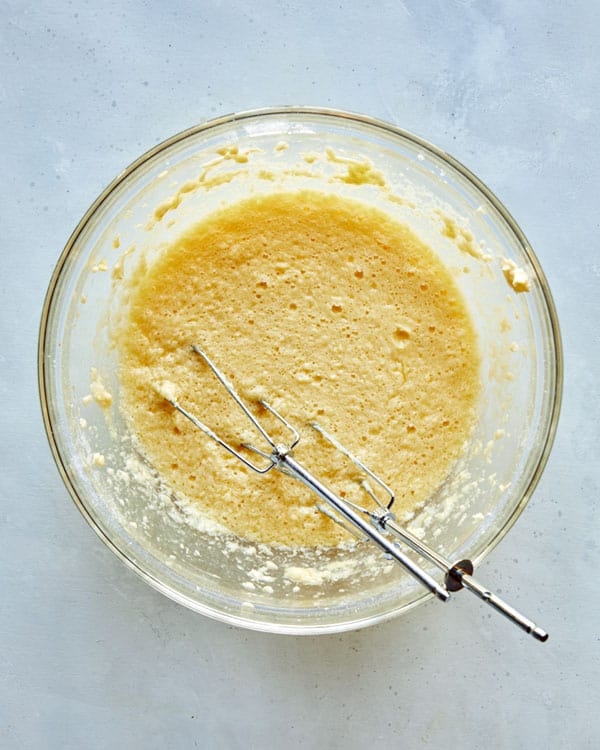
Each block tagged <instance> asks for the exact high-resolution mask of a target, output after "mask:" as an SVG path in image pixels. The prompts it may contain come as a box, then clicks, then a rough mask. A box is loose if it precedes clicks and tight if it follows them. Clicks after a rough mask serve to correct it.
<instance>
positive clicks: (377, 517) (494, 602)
mask: <svg viewBox="0 0 600 750" xmlns="http://www.w3.org/2000/svg"><path fill="white" fill-rule="evenodd" d="M192 349H193V351H194V352H195V353H196V354H198V355H199V356H200V357H201V358H202V359H203V360H204V362H205V363H206V364H207V365H208V366H209V368H210V369H211V370H212V372H213V374H214V375H215V377H216V378H217V379H218V380H219V382H220V383H221V384H222V385H223V387H224V388H225V389H226V391H227V392H228V393H229V395H230V396H231V398H232V399H233V400H234V401H235V402H236V404H237V405H238V406H239V407H240V408H241V409H242V411H243V412H244V414H245V415H246V416H247V418H248V419H249V420H250V422H251V423H252V425H253V426H254V427H255V429H256V430H257V432H258V433H259V434H260V435H261V437H262V438H263V439H264V440H265V442H266V443H267V445H268V446H269V449H270V450H269V451H265V450H261V449H260V448H257V447H256V446H254V445H251V444H244V445H243V447H244V448H246V449H247V450H249V451H251V452H253V453H255V454H257V455H259V456H261V457H262V458H264V459H265V460H266V462H267V463H266V464H265V465H263V466H259V465H258V464H255V463H254V462H252V461H250V460H249V459H248V458H246V457H245V456H244V455H242V454H241V453H240V452H239V451H238V450H237V449H236V448H235V447H234V446H233V445H231V444H229V443H227V442H226V441H225V440H223V439H222V438H220V437H219V436H218V435H217V434H216V433H215V432H214V431H213V430H212V429H211V428H210V427H208V425H206V424H204V423H203V422H201V421H200V420H199V419H197V417H195V416H194V415H193V414H191V413H190V412H189V411H187V409H185V408H184V407H182V406H181V404H180V403H179V401H178V400H177V399H176V398H170V397H169V395H168V394H165V393H162V394H161V395H162V396H163V398H165V399H166V400H167V401H168V402H169V403H171V405H172V406H173V407H174V408H175V409H177V411H179V412H180V413H181V414H182V415H183V416H184V417H186V418H187V419H189V420H190V422H192V424H194V425H195V426H196V427H197V428H198V429H200V430H201V431H202V432H203V433H204V434H205V435H207V436H208V437H209V438H211V439H212V440H214V441H215V442H216V443H217V444H218V445H220V446H221V447H223V448H224V449H225V450H227V451H228V452H229V453H231V454H232V455H234V456H235V457H236V458H238V459H239V460H240V461H241V462H242V463H243V464H244V465H245V466H247V467H248V468H250V469H252V470H253V471H255V472H257V473H259V474H265V473H266V472H268V471H270V470H271V469H277V470H278V471H280V472H282V473H284V474H286V475H288V476H291V477H293V478H295V479H297V480H299V481H300V482H302V483H303V484H304V485H305V486H306V487H308V488H309V489H310V490H312V491H313V492H314V493H316V494H317V495H318V496H319V497H320V498H321V500H324V501H325V503H326V505H325V506H323V505H318V506H317V507H318V508H319V510H321V511H322V512H324V513H326V515H328V516H329V517H330V518H332V519H333V520H334V521H336V522H337V523H339V524H340V525H341V526H342V527H343V528H345V529H346V530H349V531H351V532H353V533H355V534H357V536H359V538H361V537H362V538H365V537H366V538H368V539H369V540H370V541H372V542H374V543H375V544H377V545H378V546H379V547H380V548H381V549H382V550H383V552H384V553H385V554H386V555H387V556H388V557H390V558H392V559H394V560H395V561H396V562H398V563H399V564H400V565H402V566H403V567H404V568H405V569H406V570H407V571H408V572H409V573H411V574H412V575H413V576H414V577H415V578H416V579H417V580H418V581H420V582H421V583H422V584H423V585H424V586H425V587H426V588H427V589H429V591H431V592H432V593H434V594H435V595H436V596H437V597H438V598H439V599H441V600H442V601H447V600H448V599H449V598H450V591H458V590H460V589H461V588H465V589H467V590H468V591H471V592H472V593H473V594H475V595H476V596H477V597H478V598H479V599H481V600H482V601H483V602H485V603H486V604H489V605H490V606H491V607H492V608H493V609H495V610H496V611H497V612H499V613H500V614H502V615H504V616H505V617H507V618H508V619H509V620H511V621H512V622H513V623H514V624H516V625H518V626H519V627H520V628H521V629H522V630H524V631H525V632H526V633H529V634H530V635H532V636H533V637H534V638H535V639H536V640H538V641H541V642H544V641H546V640H548V633H547V632H546V631H545V630H543V629H542V628H540V627H538V626H537V625H536V624H535V623H534V622H532V621H531V620H529V619H527V618H526V617H524V616H523V615H522V614H520V612H518V611H517V610H516V609H514V608H513V607H511V606H510V605H509V604H507V603H506V602H504V601H503V600H502V599H500V597H498V596H496V595H495V594H493V593H492V592H491V591H489V590H488V589H486V588H485V587H484V586H482V585H481V584H480V583H479V582H478V581H476V580H475V579H474V578H473V577H472V573H473V564H472V563H471V561H470V560H461V561H460V562H458V563H454V564H453V563H451V562H450V561H449V560H447V559H446V558H445V557H444V556H443V555H441V554H440V553H438V552H437V551H435V550H434V549H432V548H431V547H429V546H428V545H427V544H426V543H425V542H423V541H422V540H421V539H420V538H418V537H416V536H415V535H414V534H412V533H411V532H410V531H408V529H405V528H404V527H402V526H400V525H399V524H398V523H397V522H396V518H395V516H394V514H393V513H392V511H391V508H392V505H393V504H394V493H393V491H392V490H391V489H390V487H388V485H387V484H386V483H385V482H384V481H383V480H382V479H381V478H380V477H379V476H378V475H377V474H375V473H374V472H373V471H371V469H369V468H368V467H367V466H365V464H364V463H363V462H362V461H360V460H359V459H358V458H357V457H356V456H355V455H354V454H352V453H351V452H350V451H349V450H348V449H346V448H345V447H344V446H343V445H342V444H341V443H340V442H339V441H338V440H337V439H336V438H335V437H334V436H333V435H330V434H329V433H328V432H326V431H325V430H324V429H323V428H322V427H320V425H318V424H317V423H316V422H314V423H312V424H311V427H313V428H314V429H315V430H316V431H317V432H318V433H319V434H320V435H321V436H322V437H323V438H324V439H325V440H326V441H328V442H329V443H331V445H333V447H334V448H336V449H337V450H338V451H339V452H340V453H342V454H343V455H344V456H346V458H348V459H349V460H350V461H351V462H352V463H354V464H355V466H357V467H358V468H359V469H360V470H361V471H362V472H363V473H365V474H366V475H367V476H368V477H369V478H370V479H371V480H372V481H373V482H375V484H376V485H377V486H378V487H379V488H380V489H381V490H383V491H384V492H385V493H386V495H387V497H388V501H387V502H386V503H384V502H382V501H381V500H380V499H379V498H378V497H377V494H376V493H375V492H374V491H373V489H372V488H371V486H370V484H369V482H368V480H366V479H365V480H363V482H361V487H362V489H363V490H364V491H365V492H366V493H367V495H368V496H369V497H370V498H371V499H372V500H373V501H374V503H375V509H369V508H365V507H363V506H361V505H358V504H356V503H354V502H351V501H348V500H346V499H342V498H341V497H339V496H338V495H336V494H335V493H333V492H332V491H331V490H329V489H328V488H327V487H326V486H325V485H323V484H322V483H321V482H320V480H318V479H317V478H316V477H315V476H313V475H312V474H311V473H310V472H309V471H307V469H305V468H304V466H302V465H301V464H300V463H298V461H296V460H295V459H294V457H293V455H292V451H293V449H294V448H295V446H296V445H297V444H298V442H299V441H300V434H299V433H298V431H297V430H296V429H295V428H294V427H293V426H292V425H291V424H290V423H289V422H288V421H287V420H286V419H285V418H284V417H283V416H282V415H281V414H279V412H277V411H276V410H275V409H274V408H273V407H272V406H270V404H268V403H267V402H266V401H260V404H261V405H262V406H263V407H264V408H265V409H266V410H267V411H269V412H270V413H271V414H272V415H273V416H274V417H275V418H276V419H277V420H279V422H280V423H281V424H282V425H283V426H284V427H285V428H286V430H288V431H289V432H290V434H291V437H292V440H291V442H290V444H289V445H282V444H280V443H277V442H276V441H275V440H274V439H273V437H272V436H271V435H270V433H269V432H268V431H267V430H266V429H265V428H264V427H263V426H262V424H261V423H260V422H259V420H258V419H257V418H256V417H255V416H254V415H253V414H252V412H251V411H250V410H249V409H248V407H247V406H246V404H245V403H244V401H243V400H242V399H241V398H240V396H239V395H238V393H237V392H236V390H235V389H234V387H233V385H232V384H231V383H230V382H229V381H228V380H227V378H226V377H225V375H224V374H223V372H222V371H221V370H220V369H219V368H218V367H217V366H216V364H215V363H214V362H213V361H212V360H211V359H210V357H209V356H208V355H207V354H206V352H205V351H204V350H203V349H201V348H200V347H199V346H197V345H195V344H194V345H192ZM390 535H391V536H392V537H393V539H390ZM399 541H400V542H403V543H404V544H406V545H407V546H408V547H410V549H412V550H413V551H414V552H416V553H417V554H419V555H420V556H421V557H422V558H424V559H426V560H428V561H429V562H430V563H433V564H434V565H435V566H437V567H438V568H439V569H440V570H442V571H443V572H444V575H445V585H441V584H439V583H438V582H437V581H436V580H435V579H434V578H433V577H432V576H431V575H429V573H427V572H426V571H425V570H423V569H422V568H421V567H420V566H419V565H418V564H417V563H416V562H414V560H412V559H411V558H410V557H408V556H407V555H406V554H405V553H404V552H403V551H402V550H401V549H400V546H399Z"/></svg>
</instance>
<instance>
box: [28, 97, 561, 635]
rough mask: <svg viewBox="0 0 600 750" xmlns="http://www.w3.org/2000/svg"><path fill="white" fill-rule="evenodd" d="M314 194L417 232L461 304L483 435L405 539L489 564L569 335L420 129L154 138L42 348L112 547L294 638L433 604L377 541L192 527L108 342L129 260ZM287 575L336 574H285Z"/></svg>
mask: <svg viewBox="0 0 600 750" xmlns="http://www.w3.org/2000/svg"><path fill="white" fill-rule="evenodd" d="M307 187H308V188H311V189H315V190H320V191H324V192H335V193H337V194H339V195H344V196H348V197H351V198H355V199H357V200H360V201H362V202H364V203H367V204H370V205H373V206H377V207H379V208H381V209H383V210H384V211H386V212H387V213H388V214H390V215H391V216H393V217H394V218H396V219H398V220H399V221H401V222H404V223H406V224H408V225H409V226H410V227H411V228H412V229H413V231H414V232H415V233H416V234H417V235H419V236H420V237H421V238H422V239H423V240H424V241H425V242H427V243H428V244H429V245H430V246H431V247H432V248H433V249H434V250H435V251H436V252H437V253H438V255H439V256H440V258H441V259H442V260H443V262H444V263H445V264H446V266H447V267H448V268H450V269H451V271H452V273H453V275H454V277H455V280H456V283H457V284H458V286H459V288H460V289H461V291H462V293H463V295H464V298H465V300H466V303H467V305H468V307H469V309H470V312H471V314H472V318H473V321H474V324H475V327H476V330H477V334H478V338H479V345H480V350H481V358H482V364H481V378H482V384H483V391H482V397H481V400H480V404H479V413H478V421H477V426H476V429H475V431H474V433H473V435H472V437H471V439H470V441H469V443H468V445H466V446H465V451H464V455H463V457H462V458H461V459H460V461H459V462H458V463H457V464H456V465H455V466H454V467H453V469H452V471H451V472H450V474H449V475H448V477H447V478H446V480H445V481H444V482H443V484H442V485H441V486H440V487H439V489H438V490H437V492H436V493H435V495H434V496H432V497H431V498H430V499H429V501H428V503H427V504H426V506H425V507H424V508H423V509H422V511H421V512H419V513H417V515H416V516H415V518H414V519H413V520H412V521H411V525H410V528H411V529H412V530H413V531H414V532H415V533H417V534H420V535H422V536H423V537H424V538H425V539H426V540H427V541H428V542H429V543H430V544H431V545H432V546H435V547H437V548H438V549H439V550H440V551H441V552H443V553H444V554H445V555H446V556H447V557H448V558H450V559H451V560H456V561H457V560H460V559H463V558H470V559H472V560H473V561H474V562H475V563H477V562H479V561H480V560H481V559H482V558H483V557H484V556H485V555H487V554H488V553H489V552H490V550H491V549H493V547H494V546H495V545H496V544H497V543H498V542H499V540H500V539H501V538H502V537H503V536H504V535H505V534H506V532H507V531H508V530H509V529H510V527H511V526H512V524H513V523H514V521H515V520H516V518H517V517H518V516H519V514H520V513H521V511H522V510H523V508H524V507H525V505H526V503H527V501H528V499H529V497H530V496H531V493H532V492H533V490H534V488H535V486H536V484H537V482H538V480H539V478H540V475H541V473H542V470H543V467H544V465H545V463H546V460H547V458H548V454H549V451H550V447H551V444H552V440H553V437H554V433H555V430H556V425H557V419H558V413H559V405H560V396H561V387H562V359H561V343H560V335H559V328H558V322H557V317H556V312H555V308H554V304H553V301H552V297H551V294H550V290H549V288H548V284H547V282H546V279H545V278H544V274H543V272H542V269H541V267H540V264H539V262H538V260H537V258H536V257H535V255H534V254H533V251H532V250H531V248H530V246H529V244H528V242H527V240H526V239H525V237H524V235H523V233H522V232H521V230H520V229H519V227H518V226H517V224H516V222H515V221H514V219H513V218H512V217H511V216H510V214H509V213H508V211H507V210H506V209H505V208H504V207H503V206H502V204H501V203H500V202H499V201H498V199H497V198H496V197H495V196H494V195H493V194H492V193H491V192H490V190H488V188H486V187H485V185H483V184H482V182H481V181H480V180H478V179H477V178H476V177H475V176H474V175H472V174H471V173H470V172H469V171H468V170H467V169H465V168H464V167H463V166H462V165H461V164H459V163H458V162H457V161H455V160H454V159H453V158H452V157H450V156H448V155H447V154H445V153H444V152H443V151H441V150H440V149H438V148H436V147H435V146H432V145H431V144H428V143H426V142H425V141H423V140H421V139H420V138H417V137H415V136H414V135H411V134H410V133H407V132H405V131H402V130H400V129H398V128H396V127H394V126H392V125H390V124H387V123H385V122H381V121H377V120H374V119H372V118H368V117H364V116H360V115H356V114H350V113H346V112H340V111H332V110H324V109H313V108H298V107H294V108H281V109H269V110H259V111H253V112H243V113H240V114H235V115H231V116H228V117H223V118H220V119H217V120H213V121H212V122H208V123H204V124H202V125H198V126H196V127H193V128H191V129H190V130H187V131H185V132H183V133H180V134H179V135H176V136H174V137H173V138H170V139H169V140H167V141H165V142H164V143H162V144H160V145H159V146H156V147H155V148H153V149H152V150H150V151H149V152H147V153H146V154H144V155H143V156H142V157H140V158H139V159H138V160H137V161H136V162H135V163H133V164H132V165H131V166H130V167H128V168H127V169H126V170H125V171H124V172H123V173H122V174H121V175H119V176H118V177H117V178H116V179H115V180H114V181H113V183H112V184H111V185H109V186H108V187H107V188H106V190H105V191H104V192H103V193H102V194H101V195H100V196H99V197H98V199H97V200H96V201H95V202H94V204H93V205H92V206H91V207H90V209H89V210H88V211H87V213H86V214H85V216H84V217H83V218H82V220H81V221H80V223H79V225H78V226H77V228H76V229H75V231H74V232H73V234H72V236H71V238H70V239H69V241H68V243H67V245H66V247H65V249H64V251H63V253H62V255H61V257H60V259H59V261H58V264H57V266H56V269H55V271H54V274H53V276H52V279H51V282H50V286H49V289H48V293H47V296H46V300H45V304H44V309H43V315H42V321H41V330H40V340H39V355H38V356H39V388H40V396H41V404H42V411H43V415H44V420H45V426H46V430H47V434H48V439H49V441H50V446H51V448H52V452H53V454H54V458H55V460H56V464H57V466H58V468H59V471H60V473H61V476H62V478H63V480H64V482H65V484H66V486H67V488H68V490H69V492H70V493H71V495H72V497H73V500H74V501H75V503H76V505H77V507H78V508H79V510H80V511H81V513H82V514H83V515H84V517H85V518H86V519H87V521H88V522H89V524H90V525H91V527H92V528H93V529H94V531H96V533H97V534H98V536H99V537H100V538H101V539H102V540H103V541H104V542H105V543H106V544H107V545H108V547H109V548H110V549H112V550H113V552H115V554H116V555H117V556H118V557H119V558H120V559H121V560H123V561H124V562H125V563H126V564H127V565H128V566H129V567H130V568H132V569H133V570H134V571H135V572H136V573H138V574H139V575H140V576H141V577H142V578H143V579H144V580H145V581H147V582H148V583H149V584H151V585H152V586H154V587H155V588H156V589H158V590H159V591H161V592H163V593H164V594H166V595H167V596H169V597H171V598H172V599H174V600H175V601H177V602H179V603H181V604H184V605H186V606H188V607H190V608H191V609H193V610H195V611H197V612H201V613H203V614H205V615H209V616H211V617H214V618H217V619H219V620H223V621H225V622H227V623H231V624H235V625H240V626H244V627H248V628H253V629H257V630H264V631H270V632H278V633H294V634H309V633H312V634H317V633H327V632H335V631H342V630H350V629H355V628H359V627H363V626H366V625H370V624H373V623H376V622H381V621H382V620H385V619H388V618H391V617H394V616H396V615H398V614H399V613H401V612H404V611H406V610H408V609H410V608H411V607H414V606H415V605H417V604H419V603H421V602H423V601H424V600H425V599H427V598H428V597H429V596H430V594H428V593H427V592H425V590H424V589H423V588H422V587H421V586H420V584H418V583H417V582H416V581H415V580H414V579H413V578H412V577H411V576H410V575H408V574H407V573H406V572H405V571H404V570H403V569H401V568H400V567H399V566H395V565H390V564H387V563H386V561H385V560H384V559H383V557H382V556H381V555H380V554H379V552H378V550H377V549H376V548H374V547H373V546H372V545H371V546H369V545H367V544H366V543H362V544H358V545H357V546H356V547H355V548H353V549H345V550H330V551H325V552H323V553H322V554H321V555H320V556H318V557H315V556H314V554H313V553H312V552H311V551H308V550H296V551H291V550H285V549H281V548H275V547H269V546H267V545H257V544H252V543H250V542H246V541H244V540H241V539H236V538H234V537H232V536H231V535H228V534H222V533H220V532H218V531H215V529H214V528H211V527H210V524H206V525H203V524H202V522H198V519H196V520H195V521H194V523H193V524H192V523H191V522H190V518H189V517H188V516H186V514H185V513H183V512H182V511H181V510H180V508H179V506H178V505H177V503H176V502H174V500H176V498H174V497H173V493H172V492H171V491H170V489H169V487H168V486H166V485H165V484H164V483H163V482H162V480H161V477H160V476H158V475H157V473H156V472H155V471H154V470H153V469H152V467H151V466H149V465H148V464H147V463H146V462H145V461H144V459H143V457H142V456H140V455H139V454H138V453H136V451H135V450H134V449H133V448H132V445H131V441H130V435H129V434H128V427H127V424H126V422H125V421H124V419H123V416H122V414H121V413H120V410H119V383H118V379H117V366H118V352H117V351H116V349H115V347H114V346H113V345H112V344H111V336H110V331H111V325H112V324H113V323H114V321H115V320H116V319H117V318H118V316H119V313H120V310H122V309H123V307H124V306H126V303H127V299H126V292H125V291H124V290H125V286H124V285H123V284H122V283H121V282H122V281H123V279H126V278H127V276H128V273H130V271H131V269H132V268H133V267H134V266H135V263H136V257H137V258H139V257H140V256H141V254H144V255H145V256H146V258H147V259H148V261H149V262H151V260H152V258H153V257H156V254H158V253H160V252H161V250H162V249H163V248H164V247H165V244H166V243H168V242H169V241H171V240H173V239H174V238H176V237H177V236H178V235H180V234H181V233H183V231H185V229H186V228H187V227H189V226H190V225H191V224H192V223H196V222H197V221H198V220H199V219H201V218H202V217H203V216H205V215H207V214H208V213H210V212H211V211H213V210H214V209H215V208H218V207H220V206H222V205H225V204H228V203H231V202H233V201H237V200H239V199H240V198H243V197H245V196H248V195H250V194H259V193H268V192H273V191H281V190H298V189H304V188H307ZM525 287H528V290H527V291H525ZM92 368H95V370H94V371H92ZM98 377H99V378H101V380H98ZM94 380H95V383H96V385H95V386H93V385H92V386H91V383H92V381H94ZM100 382H101V383H102V385H101V386H99V383H100ZM94 387H96V388H98V387H100V390H101V391H102V389H106V390H108V391H109V392H110V393H111V394H112V403H111V404H110V406H105V408H101V407H100V406H99V405H98V404H97V403H96V401H94V400H93V399H92V398H91V396H90V389H91V388H92V390H93V388H94ZM96 395H97V394H96ZM99 400H100V401H101V400H102V399H101V398H100V399H99ZM384 563H385V564H384ZM291 566H292V567H293V568H294V569H299V568H300V569H304V570H306V569H308V570H309V571H312V572H313V573H314V571H315V570H316V571H317V573H318V571H319V569H320V568H323V567H326V568H327V570H329V571H330V572H331V571H337V572H336V573H335V574H332V575H325V576H320V575H317V577H316V578H315V577H314V576H312V578H311V576H310V575H309V576H304V577H300V578H299V579H297V580H295V581H290V579H289V576H287V573H286V571H289V570H290V567H291ZM425 567H426V569H428V570H429V572H431V573H432V574H434V575H438V572H437V571H436V570H433V569H431V570H430V569H429V568H427V566H425ZM317 582H318V585H317Z"/></svg>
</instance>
